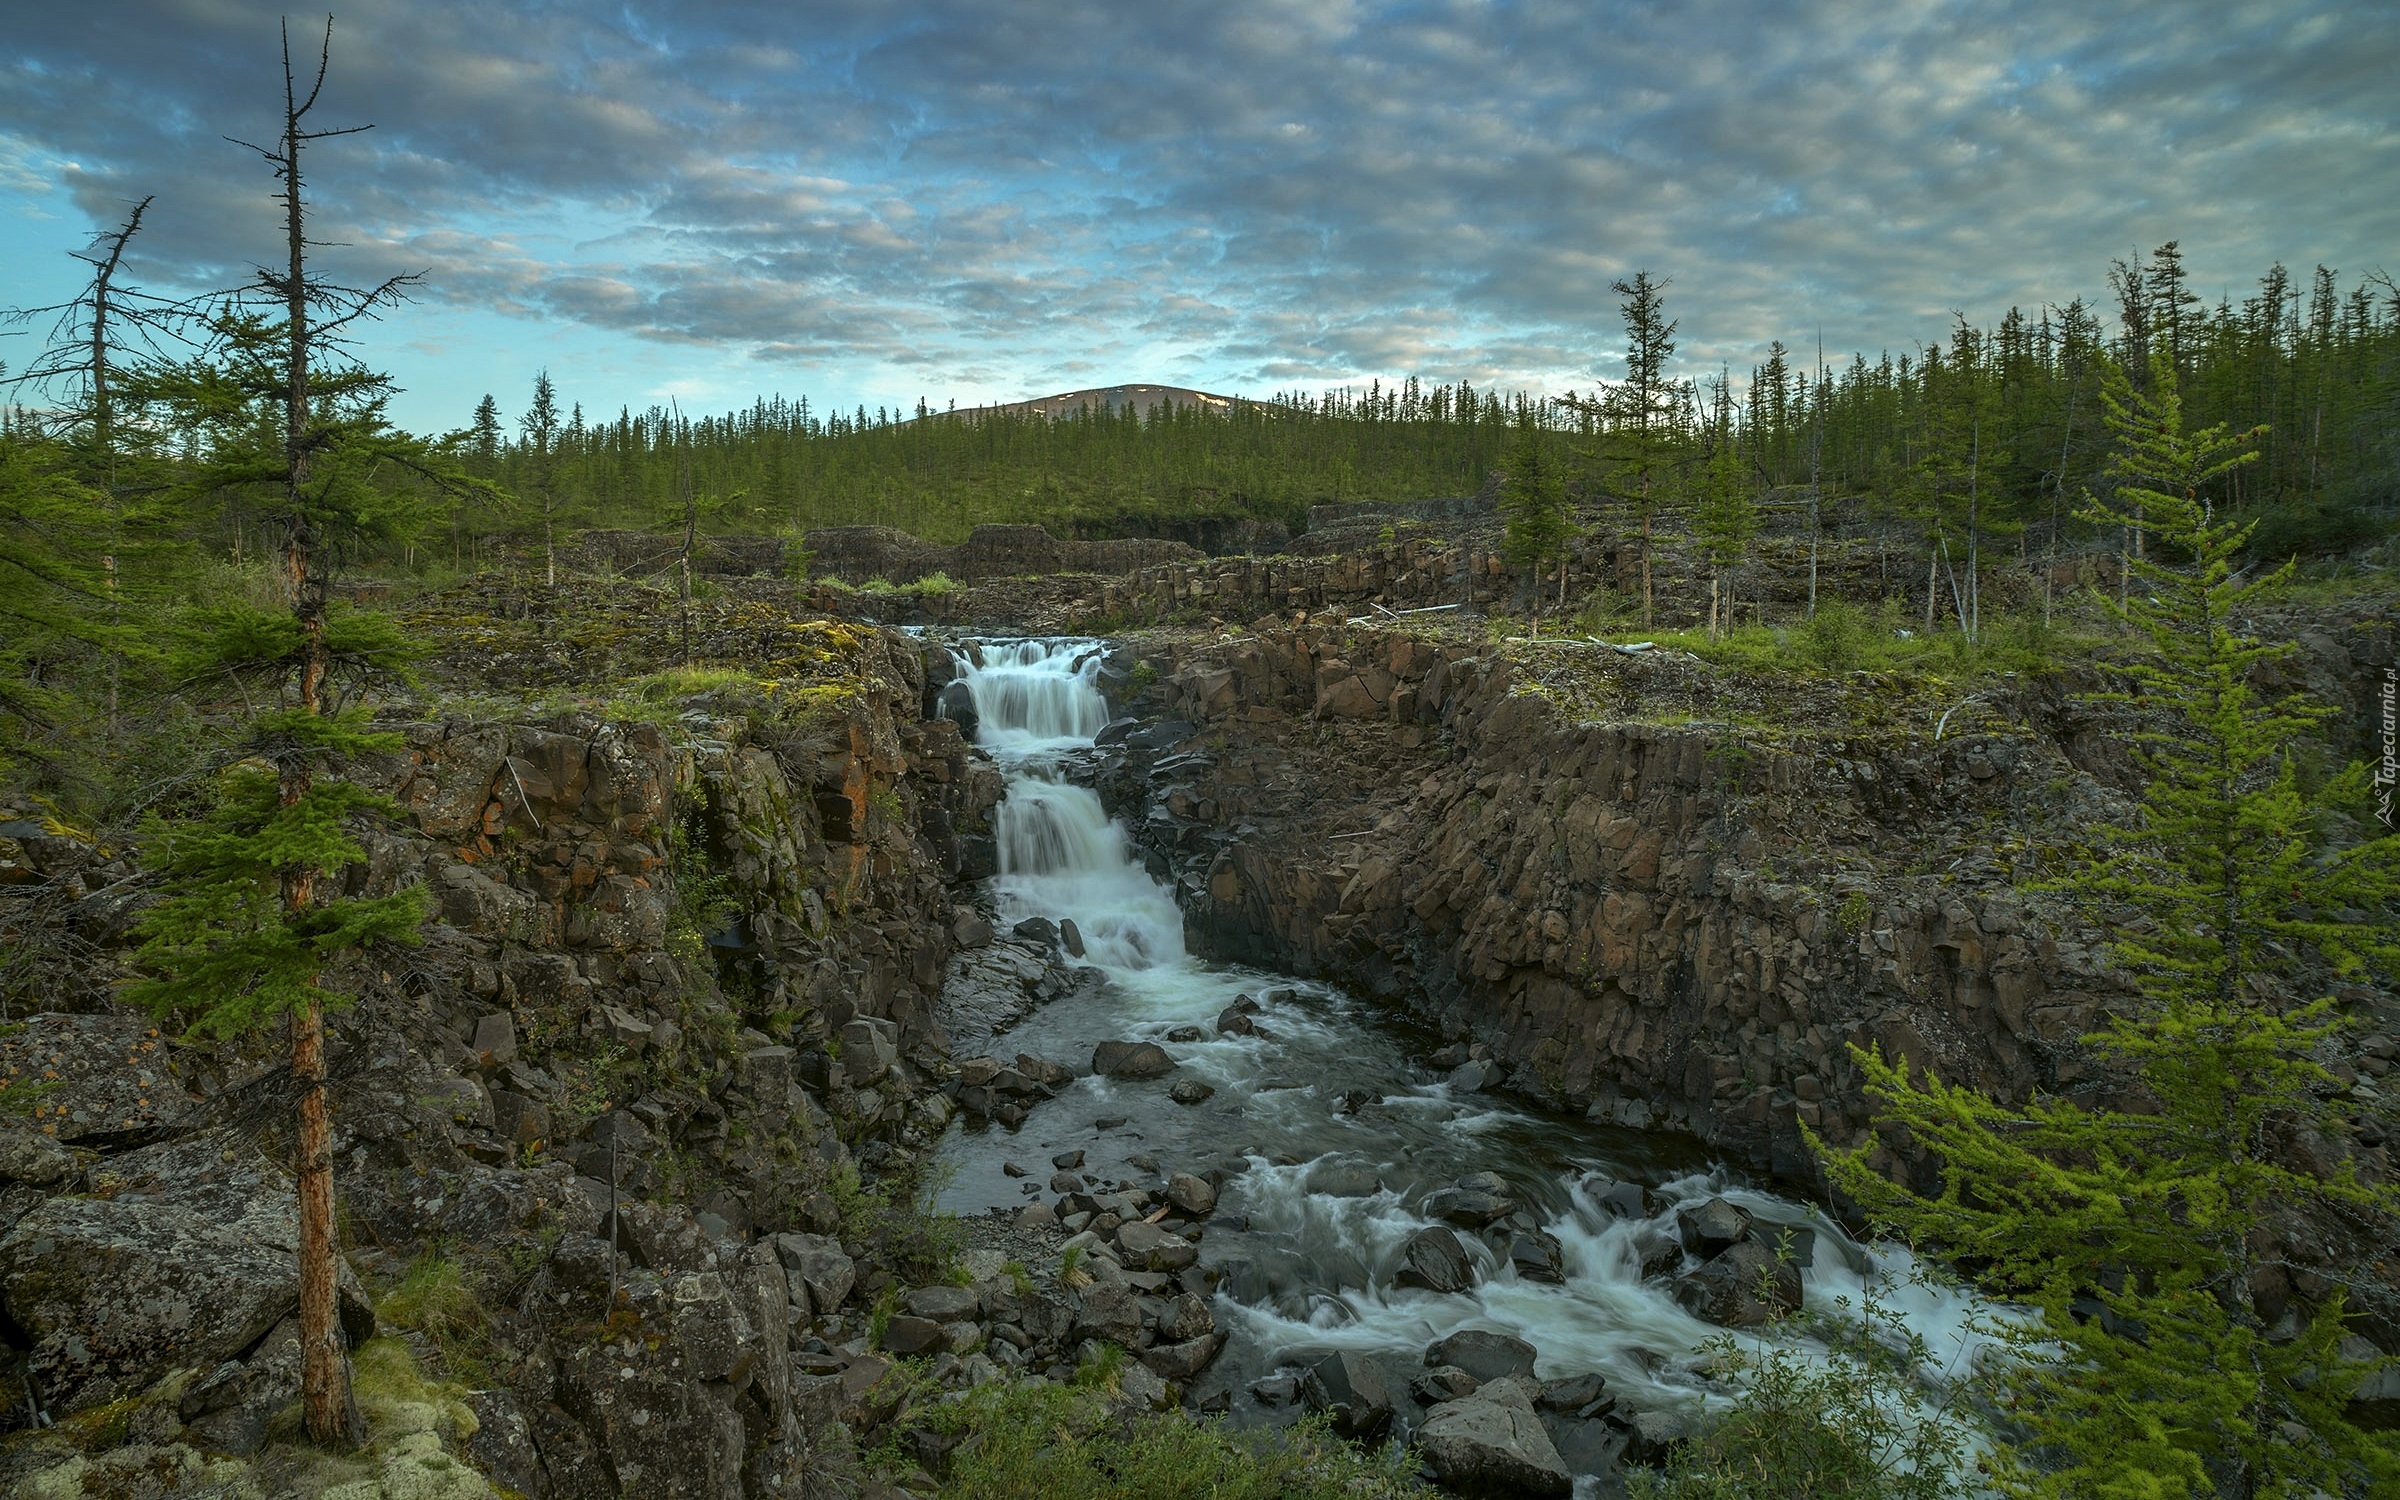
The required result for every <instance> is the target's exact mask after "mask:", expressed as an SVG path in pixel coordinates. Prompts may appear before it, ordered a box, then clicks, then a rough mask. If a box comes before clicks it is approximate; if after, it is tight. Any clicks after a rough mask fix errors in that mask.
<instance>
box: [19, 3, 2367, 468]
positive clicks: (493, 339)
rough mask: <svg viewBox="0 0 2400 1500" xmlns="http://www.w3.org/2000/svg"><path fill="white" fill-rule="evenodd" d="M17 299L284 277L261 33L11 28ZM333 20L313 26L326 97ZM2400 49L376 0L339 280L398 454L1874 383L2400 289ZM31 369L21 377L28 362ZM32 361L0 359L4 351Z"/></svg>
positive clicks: (1895, 32)
mask: <svg viewBox="0 0 2400 1500" xmlns="http://www.w3.org/2000/svg"><path fill="white" fill-rule="evenodd" d="M0 16H4V17H5V20H6V25H5V27H0V70H4V71H0V304H7V305H15V306H28V305H33V304H38V303H43V302H49V301H53V300H57V299H59V298H62V297H65V296H68V295H71V294H72V292H73V290H74V289H75V287H76V285H77V283H78V280H79V278H80V277H81V276H82V275H83V274H84V268H82V267H81V266H79V265H78V264H77V263H76V262H75V261H74V260H72V259H70V258H69V257H70V252H72V251H75V250H78V249H81V248H84V247H85V246H87V245H88V244H90V242H91V239H92V236H93V234H94V233H95V231H96V230H98V229H102V228H107V227H110V226H113V225H114V224H116V223H117V222H118V221H120V220H121V219H122V217H123V215H124V214H125V212H126V211H127V209H128V208H129V207H130V205H131V203H132V202H133V201H134V200H136V199H138V198H140V197H142V196H143V195H151V194H154V195H156V201H155V203H154V204H153V206H152V208H151V209H150V212H149V216H148V217H147V219H146V220H145V223H144V228H143V232H142V234H141V236H140V238H139V240H138V241H137V244H136V251H135V254H134V256H133V257H132V261H133V269H134V271H135V273H136V274H137V275H138V276H139V277H140V278H141V279H142V280H143V281H145V282H146V283H147V284H148V285H150V286H152V287H153V288H156V289H159V290H174V291H189V290H199V289H204V288H208V287H213V286H222V285H227V284H231V283H233V282H236V281H239V280H240V279H241V278H242V277H243V276H244V275H245V274H246V267H247V266H248V265H249V264H250V263H252V262H254V261H258V260H264V259H267V258H269V257H272V256H274V255H275V254H277V253H278V251H277V241H278V235H279V228H280V226H279V222H278V213H279V210H278V207H277V205H276V204H275V203H274V202H273V201H272V199H271V196H270V195H271V194H272V192H273V191H274V184H273V182H272V179H271V178H270V176H269V175H268V171H267V168H266V166H265V164H264V163H263V162H262V161H261V160H260V159H259V158H258V156H257V155H256V154H255V153H253V152H250V151H247V150H245V149H243V148H242V147H240V146H238V145H235V144H232V143H230V142H228V141H227V140H226V139H225V137H228V136H232V137H238V138H242V139H246V140H251V141H261V142H264V141H268V140H270V139H271V138H272V136H273V134H274V132H275V130H276V128H277V124H278V115H277V108H278V105H279V103H280V98H281V78H280V72H279V57H280V53H279V46H280V43H279V40H278V19H279V11H278V9H277V8H276V7H275V6H271V5H265V4H258V3H252V0H87V3H82V4H77V5H60V4H51V3H40V0H0ZM321 24H322V17H298V16H296V17H295V18H294V28H293V29H294V37H295V41H296V48H295V50H296V51H297V52H298V53H299V54H300V55H301V56H302V58H303V61H304V63H311V64H313V59H314V54H315V49H316V46H317V43H318V40H319V38H318V28H319V27H320V26H321ZM2395 79H2400V6H2394V5H2392V4H2390V3H2389V0H2369V3H2358V4H2348V5H2345V4H2320V5H2302V4H2211V3H2202V0H2193V3H2167V4H2162V3H2158V0H2137V3H2121V0H1982V3H1973V4H1968V3H1924V0H1686V3H1681V4H1672V5H1665V4H1661V5H1649V4H1643V5H1630V4H1620V3H1611V0H1572V3H1524V4H1512V3H1475V0H1426V3H1404V4H1368V3H1345V0H1280V3H1275V0H1210V3H1189V4H1185V3H1155V0H1154V3H1150V4H1139V5H1137V4H1126V3H1123V0H1114V3H1107V4H1101V3H1084V0H1000V3H993V0H972V3H969V0H911V3H908V4H873V3H857V0H852V3H844V4H839V5H830V4H819V3H815V0H776V3H772V4H763V3H748V4H744V3H734V0H676V3H672V4H663V3H619V4H609V5H601V4H571V3H559V0H548V3H542V0H474V3H451V0H361V3H354V4H345V5H344V6H343V7H342V8H341V9H340V10H339V11H338V13H337V15H336V18H335V21H334V29H333V40H332V66H331V72H330V75H329V76H328V78H327V80H326V84H325V89H324V93H323V96H322V101H321V103H320V105H319V108H318V113H317V115H316V116H314V117H312V118H313V119H314V120H316V121H318V122H321V123H322V124H324V125H327V126H343V125H353V124H372V125H373V126H374V127H375V128H374V129H373V130H371V131H369V132H366V133H364V134H359V135H351V136H344V137H340V138H337V139H331V140H327V141H324V142H322V143H319V144H318V145H316V146H315V147H313V148H312V149H311V151H310V153H309V158H308V162H309V170H310V172H311V176H312V186H311V207H312V210H313V212H314V214H315V220H314V223H315V225H316V226H317V229H318V231H319V236H320V237H321V238H322V239H324V240H326V241H329V242H334V243H332V244H329V245H328V246H327V247H326V248H325V249H323V250H322V251H320V252H319V254H320V256H321V263H322V264H323V265H325V266H326V267H327V268H329V269H331V270H333V271H334V272H336V273H337V274H339V275H340V276H342V277H344V278H346V279H351V280H356V281H361V282H364V281H371V280H373V279H377V278H380V277H382V276H385V275H390V274H396V273H402V272H415V273H421V275H422V281H421V282H420V283H419V290H418V292H417V294H416V298H415V300H414V301H413V303H411V304H410V305H408V306H406V307H404V308H402V309H400V310H399V311H397V312H396V313H394V314H393V315H392V316H390V317H389V318H387V319H386V320H385V321H383V322H382V323H381V324H379V325H377V326H375V327H373V328H371V329H369V330H367V331H366V333H365V335H364V337H363V339H362V342H361V350H360V352H361V354H362V355H363V356H364V357H365V358H366V359H367V360H368V361H369V362H370V363H371V364H373V365H375V366H376V367H378V368H383V369H387V370H390V371H391V372H392V373H393V374H394V375H395V376H396V377H397V378H398V380H399V381H400V383H401V384H402V386H403V387H405V394H404V395H403V396H401V397H400V398H399V400H398V401H397V402H396V403H395V408H394V411H395V416H396V417H397V419H398V420H400V421H401V422H402V424H403V425H406V426H409V427H412V428H415V429H418V430H425V431H433V430H442V429H448V428H454V427H458V426H461V425H463V424H464V423H465V422H466V420H467V417H468V414H469V412H470V411H471V409H472V407H473V405H474V403H475V401H476V399H477V398H478V397H479V396H480V395H482V394H483V393H485V392H487V391H488V392H491V393H493V394H494V395H496V396H497V397H498V399H499V402H500V405H501V408H502V410H503V412H504V413H507V414H510V415H512V416H513V415H514V414H515V413H517V412H519V411H521V410H522V408H523V406H524V400H525V393H526V390H527V388H528V387H529V386H530V384H531V380H532V376H533V373H534V371H535V370H536V369H539V368H545V367H546V368H548V369H549V370H550V371H551V373H552V375H553V378H554V379H555V380H556V382H557V384H558V388H559V391H560V394H561V397H562V399H565V400H572V401H578V402H580V403H581V404H582V405H583V406H584V408H585V410H586V412H587V413H589V414H599V413H611V414H613V413H614V411H615V410H616V408H617V407H618V406H619V405H620V404H628V405H631V406H633V407H635V408H636V409H639V408H642V407H644V406H647V405H649V404H651V403H653V402H664V401H666V400H668V399H670V398H673V399H675V400H678V401H680V402H681V403H682V405H683V406H684V407H685V409H686V410H693V409H700V410H720V409H724V408H726V407H730V406H734V405H746V404H747V403H748V402H749V400H750V399H751V398H752V397H753V396H755V395H759V394H767V393H774V392H781V393H782V394H784V395H786V396H790V397H797V396H800V395H803V394H805V395H807V396H808V397H809V398H810V399H811V401H812V403H814V404H815V405H816V406H817V407H818V408H819V409H820V410H822V409H825V408H827V407H829V406H830V407H839V408H841V409H844V410H847V409H850V408H852V407H854V406H857V405H859V404H862V403H863V404H864V405H866V406H867V407H869V408H870V409H872V408H874V407H876V406H878V405H889V406H893V407H895V408H900V407H906V408H911V409H913V408H914V406H915V404H916V403H917V401H919V400H920V399H923V400H925V401H928V402H930V403H932V404H933V405H934V406H936V407H941V406H945V405H948V404H949V403H951V402H953V401H955V402H956V403H958V404H959V405H962V406H965V405H973V404H977V403H980V402H984V401H994V400H1015V399H1019V398H1023V397H1029V396H1037V395H1042V394H1047V393H1050V392H1055V391H1060V390H1066V389H1073V388H1076V387H1081V386H1088V385H1106V384H1116V383H1122V382H1133V381H1152V382H1162V383H1170V384H1178V385H1188V386H1197V387H1200V388H1203V389H1208V390H1214V391H1219V392H1224V393H1238V394H1248V395H1265V394H1269V393H1271V392H1274V391H1278V390H1287V389H1307V390H1317V389H1324V388H1328V387H1333V386H1340V385H1346V384H1348V385H1363V384H1365V382H1366V381H1368V380H1369V379H1373V378H1382V379H1385V380H1387V381H1388V380H1392V379H1395V378H1400V377H1405V376H1408V375H1412V374H1413V375H1418V376H1422V377H1424V378H1425V379H1427V380H1433V381H1452V380H1457V379H1461V378H1464V379H1469V380H1472V381H1474V382H1475V383H1477V384H1478V385H1490V384H1497V385H1500V386H1504V387H1523V388H1527V389H1535V390H1544V391H1553V392H1555V391H1560V390H1565V389H1570V388H1580V389H1589V388H1590V387H1591V385H1592V384H1593V382H1594V379H1595V377H1602V378H1614V377H1616V376H1619V375H1621V374H1622V372H1623V362H1622V334H1621V325H1620V323H1619V320H1618V316H1617V308H1616V303H1617V300H1618V299H1617V297H1616V295H1615V294H1614V293H1613V292H1612V291H1611V290H1610V287H1611V283H1612V282H1613V281H1615V280H1617V279H1619V278H1622V277H1625V276H1627V275H1629V274H1630V273H1631V272H1633V271H1634V270H1635V269H1637V268H1647V269H1649V270H1650V271H1651V272H1652V273H1653V274H1655V275H1658V276H1662V277H1666V278H1668V279H1669V283H1670V284H1669V290H1668V293H1667V308H1668V312H1669V313H1670V315H1672V316H1675V317H1677V318H1679V319H1680V322H1681V347H1680V351H1679V356H1680V359H1681V361H1682V363H1683V367H1684V368H1685V369H1686V370H1687V371H1690V372H1698V371H1702V370H1708V371H1713V370H1714V369H1716V368H1717V367H1718V366H1719V365H1720V364H1723V365H1729V366H1731V367H1732V368H1733V370H1734V372H1735V373H1736V376H1737V378H1738V376H1739V375H1740V374H1741V373H1742V372H1743V371H1745V370H1747V369H1748V368H1749V367H1750V366H1751V365H1753V364H1755V363H1756V362H1757V361H1758V360H1759V359H1761V358H1762V357H1763V355H1764V351H1765V346H1766V344H1767V341H1768V340H1770V339H1775V338H1781V339H1783V340H1784V341H1786V342H1787V343H1788V344H1790V345H1792V346H1793V347H1795V348H1796V349H1800V350H1802V351H1803V358H1804V359H1805V358H1806V357H1807V356H1808V355H1810V354H1813V350H1814V347H1815V344H1816V340H1817V338H1818V336H1819V334H1820V331H1821V333H1822V336H1823V338H1824V341H1825V346H1826V349H1827V353H1828V357H1829V358H1832V359H1835V360H1837V361H1838V360H1842V359H1845V358H1846V356H1847V354H1848V353H1849V352H1850V351H1852V350H1863V351H1864V352H1866V353H1867V354H1868V355H1869V357H1870V358H1872V357H1874V356H1875V354H1876V353H1877V352H1878V351H1881V350H1887V349H1888V350H1890V351H1892V352H1893V353H1895V354H1897V353H1901V352H1906V351H1910V350H1913V349H1914V348H1916V347H1917V346H1918V345H1919V344H1920V343H1922V342H1924V341H1927V340H1930V339H1934V338H1937V337H1939V336H1940V334H1941V332H1942V331H1943V329H1944V328H1945V327H1946V326H1947V325H1948V324H1949V322H1950V321H1951V319H1952V317H1953V315H1954V314H1956V313H1964V314H1966V315H1967V316H1968V317H1970V318H1972V319H1974V320H1975V321H1978V322H1984V323H1988V322H1991V321H1993V320H1996V319H1997V318H1998V316H1999V315H2000V314H2001V313H2002V312H2003V311H2004V310H2005V309H2006V308H2008V307H2009V306H2011V305H2018V306H2022V307H2025V308H2027V309H2029V310H2030V309H2033V308H2037V307H2039V306H2040V305H2042V304H2044V303H2056V302H2063V301H2065V300H2066V299H2068V298H2070V297H2074V296H2078V295H2081V296H2085V297H2091V298H2104V297H2105V295H2106V278H2107V271H2108V266H2109V263H2110V262H2111V260H2112V259H2116V258H2120V257H2124V256H2128V255H2133V254H2137V253H2140V252H2144V251H2147V250H2148V249H2149V248H2150V247H2152V246H2154V245H2157V244H2159V243H2161V242H2163V241H2166V240H2170V239H2174V240H2179V241H2181V243H2182V246H2183V249H2184V253H2185V257H2186V262H2187V265H2188V266H2189V267H2190V269H2191V271H2192V273H2193V278H2194V284H2195V287H2196V289H2197V290H2199V291H2201V292H2202V293H2203V294H2204V295H2205V296H2207V297H2208V298H2209V299H2211V300H2212V301H2213V300H2214V299H2215V297H2216V296H2217V295H2218V294H2219V293H2227V294H2230V295H2232V296H2233V297H2234V298H2235V299H2236V300H2237V301H2238V300H2239V299H2240V298H2241V296H2243V295H2244V294H2245V293H2246V292H2247V291H2248V290H2249V289H2250V288H2251V286H2252V285H2253V284H2254V282H2255V280H2256V278H2257V277H2258V275H2259V274H2260V273H2261V272H2263V271H2264V270H2265V269H2266V268H2267V266H2268V265H2269V264H2270V263H2272V262H2274V261H2277V260H2282V261H2284V262H2287V263H2288V264H2290V265H2292V266H2293V267H2294V268H2295V270H2300V271H2305V269H2306V268H2307V267H2309V266H2311V265H2314V264H2317V263H2323V264H2327V265H2331V266H2335V267H2337V268H2339V269H2340V270H2341V271H2342V272H2343V277H2344V282H2345V284H2347V283H2348V282H2349V281H2350V280H2351V279H2352V278H2353V277H2354V276H2355V275H2356V274H2357V273H2360V272H2365V271H2370V270H2375V269H2382V270H2385V271H2390V272H2394V273H2400V85H2396V84H2395V82H2394V80H2395ZM27 342H28V340H25V339H18V338H12V339H5V340H0V360H6V361H7V362H8V363H10V364H12V365H22V364H23V362H24V357H25V355H24V345H25V343H27ZM12 346H13V347H12Z"/></svg>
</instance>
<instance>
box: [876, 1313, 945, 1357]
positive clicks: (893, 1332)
mask: <svg viewBox="0 0 2400 1500" xmlns="http://www.w3.org/2000/svg"><path fill="white" fill-rule="evenodd" d="M949 1347H950V1335H949V1334H948V1333H946V1332H945V1331H944V1330H943V1328H942V1325H941V1324H939V1323H936V1322H935V1321H933V1319H931V1318H918V1317H911V1316H910V1315H908V1314H907V1313H898V1314H895V1315H894V1316H892V1317H890V1318H888V1319H886V1320H885V1322H884V1325H883V1351H884V1352H885V1353H886V1354H898V1355H902V1356H906V1355H911V1354H928V1353H934V1352H938V1351H940V1350H946V1349H948V1348H949Z"/></svg>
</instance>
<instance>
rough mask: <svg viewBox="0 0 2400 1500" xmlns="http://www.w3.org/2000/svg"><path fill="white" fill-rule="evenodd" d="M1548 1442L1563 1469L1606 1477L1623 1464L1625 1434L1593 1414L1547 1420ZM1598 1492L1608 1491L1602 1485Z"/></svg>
mask: <svg viewBox="0 0 2400 1500" xmlns="http://www.w3.org/2000/svg"><path fill="white" fill-rule="evenodd" d="M1547 1425H1548V1426H1549V1429H1550V1441H1551V1443H1552V1444H1553V1445H1554V1446H1556V1447H1557V1449H1558V1456H1559V1460H1560V1461H1561V1462H1562V1463H1564V1464H1565V1465H1566V1466H1567V1472H1568V1473H1570V1474H1573V1475H1576V1476H1578V1477H1582V1476H1585V1475H1590V1476H1593V1477H1595V1478H1599V1479H1602V1480H1606V1479H1608V1478H1611V1477H1612V1476H1614V1475H1616V1474H1617V1473H1618V1472H1619V1471H1620V1470H1621V1469H1622V1468H1623V1467H1624V1459H1625V1447H1626V1439H1625V1434H1624V1433H1623V1432H1622V1431H1620V1430H1619V1429H1618V1428H1617V1427H1615V1426H1614V1425H1613V1424H1611V1423H1609V1422H1606V1421H1603V1420H1600V1419H1598V1418H1593V1417H1569V1416H1559V1417H1553V1418H1551V1419H1550V1421H1549V1423H1548V1424H1547ZM1601 1493H1602V1494H1606V1493H1609V1491H1608V1490H1606V1489H1605V1488H1604V1489H1602V1490H1601Z"/></svg>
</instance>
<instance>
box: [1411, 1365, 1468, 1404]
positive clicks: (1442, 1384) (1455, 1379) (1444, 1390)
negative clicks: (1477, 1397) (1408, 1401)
mask: <svg viewBox="0 0 2400 1500" xmlns="http://www.w3.org/2000/svg"><path fill="white" fill-rule="evenodd" d="M1481 1384H1483V1382H1482V1381H1480V1380H1477V1379H1476V1378H1475V1377H1474V1376H1472V1375H1469V1374H1468V1373H1467V1372H1466V1371H1464V1370H1462V1369H1460V1368H1459V1367H1458V1366H1456V1365H1436V1366H1435V1367H1434V1368H1432V1369H1430V1370H1427V1371H1426V1372H1425V1373H1424V1374H1422V1375H1419V1376H1418V1377H1417V1378H1416V1379H1414V1380H1411V1381H1410V1382H1409V1383H1408V1393H1409V1394H1410V1395H1411V1396H1414V1397H1416V1398H1417V1404H1418V1405H1419V1406H1439V1405H1441V1404H1442V1403H1443V1402H1445V1401H1456V1400H1457V1399H1458V1398H1459V1397H1461V1396H1469V1395H1473V1394H1474V1392H1475V1388H1476V1387H1477V1386H1479V1385H1481Z"/></svg>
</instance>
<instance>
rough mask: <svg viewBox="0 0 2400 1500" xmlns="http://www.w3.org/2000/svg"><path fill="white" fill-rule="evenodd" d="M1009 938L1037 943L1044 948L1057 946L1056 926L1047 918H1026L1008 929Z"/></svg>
mask: <svg viewBox="0 0 2400 1500" xmlns="http://www.w3.org/2000/svg"><path fill="white" fill-rule="evenodd" d="M1009 936H1011V937H1014V938H1019V939H1022V940H1023V941H1025V942H1028V943H1039V944H1041V945H1042V946H1043V947H1045V948H1055V947H1057V946H1058V924H1057V923H1056V922H1053V921H1051V920H1050V919H1049V918H1048V917H1027V918H1026V919H1025V920H1024V921H1022V922H1019V923H1018V924H1017V925H1016V926H1014V927H1012V928H1010V929H1009Z"/></svg>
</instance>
